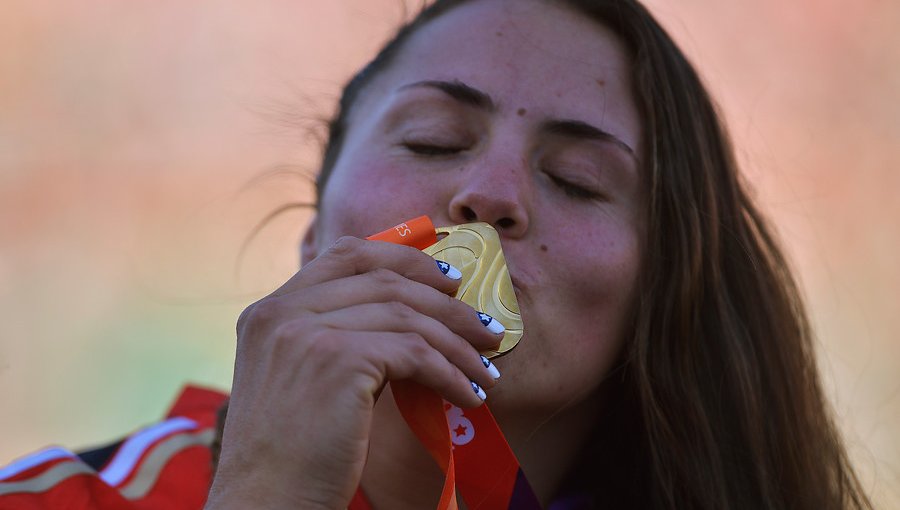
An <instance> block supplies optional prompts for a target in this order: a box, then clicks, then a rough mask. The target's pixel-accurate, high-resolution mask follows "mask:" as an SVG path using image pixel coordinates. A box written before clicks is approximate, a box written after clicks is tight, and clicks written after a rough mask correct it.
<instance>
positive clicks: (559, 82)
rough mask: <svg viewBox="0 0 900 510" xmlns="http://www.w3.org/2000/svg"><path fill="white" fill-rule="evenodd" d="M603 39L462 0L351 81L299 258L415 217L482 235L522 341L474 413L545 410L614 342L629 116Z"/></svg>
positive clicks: (627, 295)
mask: <svg viewBox="0 0 900 510" xmlns="http://www.w3.org/2000/svg"><path fill="white" fill-rule="evenodd" d="M628 76H629V69H628V63H627V61H626V57H625V54H624V51H623V48H622V46H621V43H620V42H619V41H618V39H617V38H616V37H615V36H613V35H612V33H611V32H609V31H608V30H607V29H606V28H604V27H602V26H600V25H599V24H597V23H595V22H593V21H589V20H586V19H583V18H580V17H579V15H577V14H574V13H573V12H570V11H568V10H565V9H563V8H560V7H557V6H553V5H551V3H550V2H536V1H522V0H489V1H478V2H472V3H470V4H467V5H464V6H463V7H460V8H457V9H455V10H452V11H450V12H449V13H447V14H445V15H443V16H442V17H440V18H438V19H436V20H434V21H432V22H431V23H429V24H427V25H426V26H424V27H423V28H422V29H420V30H419V31H418V32H417V33H416V34H415V35H413V36H412V38H411V39H410V40H409V41H408V42H407V44H406V45H405V46H404V47H403V48H402V49H401V51H400V53H399V54H398V56H397V58H396V59H395V60H394V62H393V63H392V65H391V66H390V67H389V68H388V69H387V70H385V71H384V72H382V73H381V75H379V76H377V77H376V78H375V80H374V81H373V82H372V83H371V84H370V85H369V86H368V88H366V89H365V90H364V92H363V94H362V95H361V96H360V99H359V100H358V101H357V104H355V105H354V108H353V110H352V112H351V116H350V119H349V126H350V128H349V131H348V133H347V136H346V139H345V143H344V146H343V149H342V152H341V154H340V157H339V158H338V160H337V161H336V163H335V166H334V169H333V175H332V176H331V178H330V181H329V183H328V185H327V187H326V189H325V192H324V196H323V197H322V200H321V209H320V213H319V215H318V217H317V218H316V219H315V221H314V224H313V227H312V228H311V229H310V233H309V234H308V236H307V238H306V239H305V240H304V246H303V250H304V253H303V258H304V260H309V259H311V258H312V257H314V256H315V255H316V254H317V253H321V252H322V251H323V250H324V249H325V248H327V247H328V246H329V245H330V244H331V243H333V242H334V241H335V240H336V239H337V238H338V237H340V236H342V235H353V236H358V237H365V236H367V235H370V234H372V233H374V232H378V231H381V230H383V229H385V228H388V227H390V226H392V225H395V224H397V223H399V222H401V221H403V220H406V219H409V218H412V217H415V216H419V215H422V214H427V215H429V216H430V217H431V218H432V220H433V221H434V223H435V224H436V225H438V226H441V225H450V224H458V223H468V222H472V221H485V222H488V223H491V224H492V225H494V226H495V227H496V228H497V230H498V231H499V233H500V236H501V239H502V244H503V250H504V253H505V255H506V260H507V263H508V267H509V272H510V275H511V277H512V281H513V284H514V287H515V289H516V294H517V296H518V300H519V306H520V309H521V313H522V318H523V320H524V323H525V335H524V337H523V338H522V340H521V342H520V343H519V345H518V347H516V348H515V349H514V350H513V351H512V352H511V353H509V354H508V355H507V356H505V357H502V358H500V359H498V360H497V365H498V367H499V368H500V370H501V372H502V373H503V379H502V382H501V384H499V385H497V386H496V387H495V388H494V389H493V390H492V391H491V393H490V395H489V400H490V401H491V403H492V408H496V407H497V406H511V407H512V408H515V409H531V410H534V411H538V412H553V411H555V410H557V409H559V408H560V407H562V406H564V405H567V404H572V403H575V402H577V401H579V400H580V399H581V398H582V397H584V396H586V395H587V394H589V393H592V392H593V390H595V389H596V388H597V387H598V385H599V383H600V382H601V381H602V380H603V378H604V376H605V375H606V374H607V373H608V371H609V369H610V368H611V366H612V365H613V364H614V363H615V361H616V359H617V356H618V354H619V352H620V351H621V348H622V344H623V339H624V337H625V336H626V334H627V332H628V331H627V330H628V326H629V323H628V316H629V312H630V308H631V306H632V304H633V301H634V295H635V281H636V275H637V271H638V261H639V253H638V238H639V231H640V230H641V225H642V213H641V193H640V189H641V186H640V183H639V180H640V172H639V163H638V155H639V154H641V147H640V145H641V122H640V119H639V116H638V113H637V109H636V106H635V104H634V100H633V98H632V96H631V93H630V83H629V78H628Z"/></svg>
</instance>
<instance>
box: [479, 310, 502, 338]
mask: <svg viewBox="0 0 900 510" xmlns="http://www.w3.org/2000/svg"><path fill="white" fill-rule="evenodd" d="M478 319H480V320H481V323H482V324H484V327H486V328H488V331H490V332H491V333H493V334H495V335H499V334H500V333H503V332H504V331H506V328H505V327H503V324H500V321H498V320H497V319H495V318H493V317H491V316H490V315H488V314H486V313H484V312H478Z"/></svg>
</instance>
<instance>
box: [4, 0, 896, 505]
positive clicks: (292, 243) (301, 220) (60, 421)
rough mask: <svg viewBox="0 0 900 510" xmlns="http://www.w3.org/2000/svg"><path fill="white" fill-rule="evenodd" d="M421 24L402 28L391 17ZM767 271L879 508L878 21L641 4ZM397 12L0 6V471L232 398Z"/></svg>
mask: <svg viewBox="0 0 900 510" xmlns="http://www.w3.org/2000/svg"><path fill="white" fill-rule="evenodd" d="M414 4H417V2H410V5H414ZM649 5H650V8H651V10H653V11H654V12H655V13H656V14H657V15H658V17H659V18H660V19H661V20H662V22H663V23H664V25H666V26H667V27H668V28H669V29H670V30H671V32H672V33H673V34H674V36H675V37H676V39H677V40H678V41H679V42H680V43H681V44H682V46H683V48H684V49H685V51H686V52H687V53H688V54H689V55H690V56H691V57H692V59H693V60H694V61H695V62H696V63H697V64H698V67H699V68H700V69H701V72H702V74H703V75H704V77H705V78H706V80H707V82H708V83H709V84H710V86H711V88H712V89H713V92H714V95H715V97H717V98H718V100H719V102H720V104H721V106H722V109H723V111H724V113H725V117H726V119H727V120H728V123H729V124H730V127H731V129H732V133H733V135H734V138H735V140H736V145H737V147H738V149H739V155H740V158H741V161H742V162H743V164H744V168H745V172H746V175H747V178H748V180H749V181H750V182H751V183H752V185H753V186H754V188H755V190H756V192H757V195H758V200H759V202H760V203H761V206H762V208H763V209H764V210H765V211H767V213H768V214H769V216H770V217H771V218H772V219H773V221H774V223H775V224H776V225H777V227H778V230H779V232H780V234H781V235H782V237H783V239H784V242H785V244H786V245H787V248H788V251H789V253H790V256H791V259H792V261H793V263H794V266H795V267H796V268H797V271H798V273H799V278H800V280H801V282H802V286H803V289H804V292H805V295H806V298H807V300H808V303H809V306H810V309H811V313H812V316H813V320H814V322H815V326H816V328H817V331H818V334H819V338H820V351H819V354H820V364H821V367H822V370H823V373H824V379H825V385H826V387H827V390H828V392H829V394H830V395H831V397H832V400H833V403H834V407H835V410H836V414H837V416H838V419H839V421H840V423H841V425H842V427H843V430H844V432H845V434H846V437H847V441H848V444H849V446H850V450H851V453H852V455H853V458H854V460H855V462H856V463H857V464H858V466H859V467H860V470H861V472H862V474H863V478H864V481H865V484H866V487H867V488H868V489H869V490H870V492H871V493H872V494H873V495H874V496H875V498H876V501H877V502H878V506H879V507H883V508H888V507H891V508H900V342H898V341H897V336H898V334H900V298H898V294H900V263H898V262H897V256H896V254H895V253H894V252H895V250H898V251H900V221H898V219H900V199H898V198H897V196H896V194H897V192H898V190H900V172H898V168H900V143H898V142H900V35H898V32H897V30H896V28H897V27H898V26H900V3H898V2H889V1H884V0H881V1H878V0H856V1H854V2H850V0H818V1H816V2H811V1H800V2H782V1H777V0H759V1H756V2H743V1H739V0H727V1H723V0H681V1H679V2H677V5H676V3H675V2H666V1H664V0H653V1H651V2H650V4H649ZM404 15H405V14H404V8H403V3H402V1H401V0H377V1H374V0H341V1H334V2H310V1H300V2H297V1H287V0H263V1H259V2H253V3H252V4H251V3H249V2H247V3H238V2H213V1H211V0H204V1H195V2H177V1H173V0H168V1H166V0H163V1H153V2H151V1H148V0H136V1H131V2H104V1H99V0H79V1H77V2H76V1H74V0H53V1H50V0H7V1H5V2H3V3H2V4H0V47H2V48H3V50H2V51H0V387H2V388H3V391H2V392H0V408H2V409H3V413H2V415H0V430H2V442H0V464H5V463H6V462H8V461H10V460H12V459H13V458H14V457H16V456H17V455H20V454H23V453H26V452H29V451H33V450H35V449H37V448H40V447H42V446H45V445H46V444H48V443H50V442H54V443H58V444H63V445H66V446H68V447H72V448H78V447H85V446H88V445H93V444H97V443H101V442H104V441H107V440H110V439H112V438H116V437H118V436H120V435H121V434H123V433H126V432H128V431H130V430H132V429H134V428H136V427H138V426H140V425H141V424H144V423H147V422H150V421H153V420H155V419H157V418H158V417H160V416H161V413H163V412H164V410H165V408H166V406H167V404H168V402H169V400H170V399H171V398H172V397H173V396H174V395H175V392H176V391H177V389H178V387H180V386H181V385H182V384H184V383H186V382H188V381H192V382H196V383H201V384H206V385H211V386H214V387H218V388H223V389H225V388H228V387H229V385H230V379H231V363H232V361H233V342H234V322H235V320H236V317H237V315H238V314H239V313H240V310H241V309H242V308H243V307H244V306H246V305H247V304H249V303H250V302H252V301H254V300H255V299H258V298H259V297H261V296H262V295H264V294H266V293H267V292H268V291H269V290H271V289H272V288H274V287H275V286H277V285H278V284H280V283H281V282H282V281H283V280H285V279H286V278H287V277H289V276H290V275H291V274H292V273H293V271H294V270H295V268H296V267H297V258H298V257H297V249H296V247H297V243H298V238H299V235H300V234H301V232H302V230H303V229H304V227H305V225H306V222H307V221H308V213H307V212H306V211H305V210H304V209H294V210H291V211H289V212H287V213H285V214H283V215H280V216H278V217H277V218H276V219H274V220H273V221H272V222H270V223H269V224H268V226H267V227H266V228H264V229H263V230H262V231H261V233H260V235H259V236H257V237H256V238H255V239H254V240H253V242H251V243H250V244H249V247H248V248H247V250H246V252H245V253H244V256H243V258H242V259H241V260H240V261H238V258H239V257H238V255H239V252H240V249H241V245H242V243H243V242H244V241H245V240H247V239H248V237H249V235H250V232H251V231H252V229H253V227H254V225H255V224H256V223H257V222H259V221H260V220H262V219H263V217H265V216H266V214H268V213H269V212H270V211H272V210H274V209H275V208H277V207H279V206H281V205H284V204H287V203H292V202H304V201H309V200H311V195H310V192H311V188H310V186H309V179H308V177H307V176H308V174H309V173H310V171H312V170H314V169H315V166H316V161H317V151H318V140H317V139H316V137H315V136H314V133H315V128H316V126H318V125H319V122H318V119H321V118H324V117H327V116H328V115H329V114H330V113H331V111H332V109H333V106H334V102H335V100H336V97H337V94H338V93H339V90H340V86H341V85H342V84H343V82H344V81H345V80H346V79H347V78H348V77H349V76H350V75H351V73H352V72H353V71H354V70H355V69H357V68H358V67H359V66H361V65H362V64H363V63H364V62H365V61H366V59H367V58H369V57H371V56H372V55H373V53H374V51H375V50H376V49H377V48H378V46H379V44H380V43H381V42H382V41H384V40H385V38H386V37H388V35H389V34H390V33H391V31H392V30H393V29H394V28H395V27H396V26H397V24H398V23H399V22H400V20H402V19H403V17H404Z"/></svg>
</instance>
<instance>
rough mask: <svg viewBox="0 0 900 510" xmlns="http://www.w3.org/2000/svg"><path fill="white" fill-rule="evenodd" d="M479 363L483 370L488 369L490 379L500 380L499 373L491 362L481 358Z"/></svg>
mask: <svg viewBox="0 0 900 510" xmlns="http://www.w3.org/2000/svg"><path fill="white" fill-rule="evenodd" d="M481 363H482V364H483V365H484V368H486V369H488V373H489V374H491V377H493V378H494V380H497V379H500V371H499V370H497V367H495V366H494V364H493V363H491V360H489V359H487V358H486V357H484V356H482V357H481Z"/></svg>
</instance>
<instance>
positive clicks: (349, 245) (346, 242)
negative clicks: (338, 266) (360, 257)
mask: <svg viewBox="0 0 900 510" xmlns="http://www.w3.org/2000/svg"><path fill="white" fill-rule="evenodd" d="M362 243H363V241H362V240H361V239H358V238H356V237H353V236H342V237H340V238H338V240H337V241H335V242H334V244H332V245H331V247H329V248H328V253H329V254H331V255H333V256H336V257H341V258H346V257H353V256H354V255H355V254H356V252H357V251H358V250H359V249H360V247H361V246H362Z"/></svg>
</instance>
